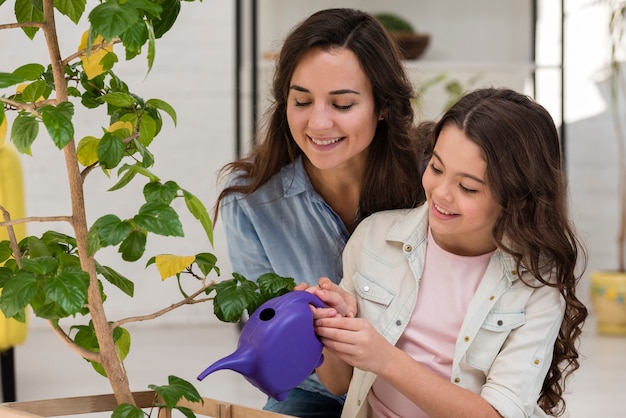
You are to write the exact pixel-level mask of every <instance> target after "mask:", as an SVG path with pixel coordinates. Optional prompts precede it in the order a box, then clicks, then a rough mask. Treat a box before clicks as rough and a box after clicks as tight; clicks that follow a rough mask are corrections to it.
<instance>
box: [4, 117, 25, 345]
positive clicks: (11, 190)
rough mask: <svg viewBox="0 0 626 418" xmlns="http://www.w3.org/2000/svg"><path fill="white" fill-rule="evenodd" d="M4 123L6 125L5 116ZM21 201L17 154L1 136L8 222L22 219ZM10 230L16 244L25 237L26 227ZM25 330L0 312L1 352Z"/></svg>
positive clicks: (17, 341)
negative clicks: (13, 232) (8, 214)
mask: <svg viewBox="0 0 626 418" xmlns="http://www.w3.org/2000/svg"><path fill="white" fill-rule="evenodd" d="M3 123H6V117H5V118H4V121H3ZM24 201H25V199H24V179H23V176H22V166H21V162H20V157H19V154H18V152H17V150H16V149H15V148H14V147H13V145H12V144H11V143H9V142H8V141H5V137H4V136H0V205H1V206H2V207H4V208H5V209H6V210H7V211H8V212H9V213H10V214H11V219H18V218H23V217H24V216H25V215H24V214H25V203H24ZM0 217H2V214H0ZM2 220H4V219H3V218H2ZM13 230H14V231H15V236H16V238H17V240H18V241H19V240H21V239H22V238H24V237H25V236H26V224H19V225H14V226H13ZM7 239H9V234H8V232H7V229H6V228H4V227H2V228H0V241H4V240H7ZM27 318H28V316H27ZM27 331H28V321H27V322H26V323H22V322H19V321H16V320H15V319H12V318H10V319H7V318H6V317H5V316H4V315H3V314H2V312H0V351H4V350H7V349H9V348H11V347H14V346H16V345H19V344H22V343H23V342H24V341H25V340H26V333H27Z"/></svg>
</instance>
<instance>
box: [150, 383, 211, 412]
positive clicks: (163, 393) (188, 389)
mask: <svg viewBox="0 0 626 418" xmlns="http://www.w3.org/2000/svg"><path fill="white" fill-rule="evenodd" d="M168 383H169V384H168V385H164V386H157V385H149V386H148V387H149V388H150V389H152V390H154V391H155V392H156V393H157V394H158V395H159V396H160V397H161V398H163V401H165V405H166V406H167V407H168V408H169V409H172V408H174V407H175V406H176V404H177V403H178V402H179V401H180V400H181V399H182V398H185V399H187V400H188V401H190V402H201V401H202V397H201V396H200V394H199V393H198V391H197V390H196V388H195V387H194V386H193V385H192V384H191V383H189V382H187V381H186V380H184V379H181V378H180V377H176V376H169V377H168Z"/></svg>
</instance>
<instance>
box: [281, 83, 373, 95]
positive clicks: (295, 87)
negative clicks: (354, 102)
mask: <svg viewBox="0 0 626 418" xmlns="http://www.w3.org/2000/svg"><path fill="white" fill-rule="evenodd" d="M289 90H296V91H300V92H302V93H310V92H311V91H310V90H309V89H306V88H304V87H302V86H299V85H297V84H294V85H292V86H289ZM328 94H331V95H339V94H361V93H359V92H358V91H356V90H352V89H339V90H332V91H331V92H329V93H328Z"/></svg>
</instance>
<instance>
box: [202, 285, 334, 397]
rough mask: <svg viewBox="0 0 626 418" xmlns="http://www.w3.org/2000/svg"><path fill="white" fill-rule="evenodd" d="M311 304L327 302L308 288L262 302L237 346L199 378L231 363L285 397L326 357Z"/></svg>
mask: <svg viewBox="0 0 626 418" xmlns="http://www.w3.org/2000/svg"><path fill="white" fill-rule="evenodd" d="M309 304H311V305H313V306H316V307H318V308H322V307H324V303H323V302H322V301H321V300H320V299H319V298H318V297H317V296H315V295H313V294H311V293H309V292H306V291H304V290H294V291H292V292H289V293H286V294H284V295H282V296H279V297H276V298H273V299H270V300H268V301H267V302H265V303H264V304H262V305H261V306H260V307H259V308H257V310H255V311H254V313H253V314H252V315H251V316H250V319H249V320H248V322H246V324H245V325H244V327H243V329H242V330H241V335H240V336H239V343H238V344H237V350H235V352H234V353H232V354H231V355H229V356H226V357H224V358H222V359H221V360H218V361H216V362H215V363H213V364H212V365H210V366H209V367H207V368H206V369H205V370H204V371H203V372H202V373H201V374H200V375H199V376H198V380H202V379H204V378H205V377H207V376H208V375H209V374H211V373H213V372H214V371H216V370H222V369H231V370H234V371H236V372H238V373H240V374H241V375H243V377H245V378H246V380H248V381H249V382H250V383H252V385H254V386H255V387H257V388H258V389H260V390H261V391H262V392H263V393H265V394H266V395H268V396H271V397H272V398H274V399H276V400H278V401H283V400H285V399H286V398H287V393H288V392H289V391H290V390H291V389H293V388H295V387H296V386H298V385H299V384H300V383H302V381H303V380H304V379H306V378H307V377H308V376H309V374H311V373H312V372H313V370H314V369H315V368H316V367H318V366H320V365H321V364H322V362H323V361H324V356H323V355H322V343H321V342H320V340H319V339H318V338H317V336H316V335H315V332H314V330H313V313H312V312H311V309H310V308H309Z"/></svg>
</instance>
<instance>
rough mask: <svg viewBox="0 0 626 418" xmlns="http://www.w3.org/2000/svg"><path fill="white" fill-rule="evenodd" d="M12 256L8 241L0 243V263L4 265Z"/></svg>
mask: <svg viewBox="0 0 626 418" xmlns="http://www.w3.org/2000/svg"><path fill="white" fill-rule="evenodd" d="M12 255H13V251H12V250H11V244H10V243H9V241H0V263H4V262H5V261H7V260H8V259H9V258H10V257H11V256H12Z"/></svg>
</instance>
